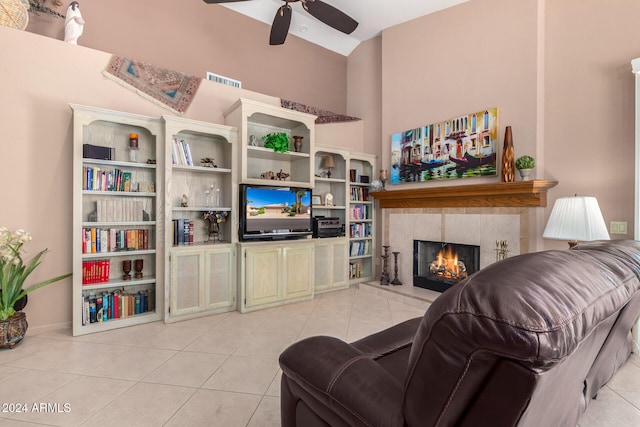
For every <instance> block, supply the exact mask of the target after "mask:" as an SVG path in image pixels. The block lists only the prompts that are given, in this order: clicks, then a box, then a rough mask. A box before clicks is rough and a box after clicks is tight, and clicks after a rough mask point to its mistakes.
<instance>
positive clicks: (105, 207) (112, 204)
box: [96, 198, 144, 222]
mask: <svg viewBox="0 0 640 427" xmlns="http://www.w3.org/2000/svg"><path fill="white" fill-rule="evenodd" d="M136 199H137V198H127V200H122V199H116V200H97V201H96V221H98V222H114V221H116V222H123V221H143V220H144V202H143V201H142V200H136Z"/></svg>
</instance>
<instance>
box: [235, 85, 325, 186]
mask: <svg viewBox="0 0 640 427" xmlns="http://www.w3.org/2000/svg"><path fill="white" fill-rule="evenodd" d="M224 115H225V123H226V124H228V125H231V126H235V127H237V128H238V146H239V165H240V170H239V181H240V182H241V183H244V184H268V185H275V186H283V187H302V188H312V187H313V183H314V176H313V161H314V158H313V155H312V153H314V134H315V119H316V116H314V115H311V114H306V113H302V112H299V111H294V110H289V109H286V108H281V107H277V106H274V105H269V104H265V103H262V102H257V101H253V100H248V99H243V98H241V99H239V100H238V101H237V102H236V103H234V104H233V105H232V106H231V107H230V108H229V109H227V111H226V112H225V113H224Z"/></svg>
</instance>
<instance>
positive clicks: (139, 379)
mask: <svg viewBox="0 0 640 427" xmlns="http://www.w3.org/2000/svg"><path fill="white" fill-rule="evenodd" d="M362 288H363V289H360V290H358V289H349V290H345V291H338V292H332V293H327V294H322V295H318V296H316V298H315V299H313V300H311V301H306V302H301V303H296V304H291V305H287V306H282V307H278V308H273V309H268V310H262V311H258V312H254V313H249V314H239V313H237V312H233V313H225V314H220V315H213V316H209V317H205V318H200V319H196V320H189V321H184V322H179V323H174V324H169V325H166V324H164V323H161V322H156V323H151V324H146V325H140V326H135V327H130V328H124V329H118V330H114V331H109V332H103V333H99V334H92V335H86V336H82V337H75V338H74V337H72V336H71V333H70V330H60V331H54V332H46V333H41V334H36V333H29V334H27V337H26V338H25V340H24V341H23V342H22V343H20V345H19V346H18V347H16V348H15V349H13V350H0V404H3V403H4V404H12V403H13V404H15V403H20V404H26V405H27V407H28V408H27V409H28V411H27V412H26V413H7V412H1V411H0V427H13V426H22V427H24V426H42V425H46V426H50V425H51V426H72V425H82V426H100V427H106V426H136V427H137V426H225V427H231V426H260V427H268V426H279V425H280V408H279V404H280V398H279V392H280V373H279V369H278V360H277V359H278V355H279V354H280V352H281V351H282V350H283V349H284V348H286V347H287V346H288V345H289V344H291V343H293V342H294V341H296V340H299V339H301V338H304V337H307V336H311V335H319V334H326V335H333V336H336V337H339V338H342V339H345V340H347V341H353V340H356V339H359V338H361V337H363V336H366V335H369V334H371V333H373V332H376V331H378V330H381V329H383V328H387V327H389V326H391V325H393V324H396V323H398V322H401V321H403V320H406V319H409V318H412V317H415V316H420V315H422V314H423V313H424V307H417V306H416V305H420V301H418V302H416V300H406V299H404V298H403V297H400V296H398V295H395V296H393V295H392V296H388V295H386V296H385V295H381V294H379V293H377V292H374V291H375V290H373V291H372V290H371V289H370V288H369V289H368V290H366V289H367V288H366V287H362ZM34 404H36V406H35V408H34ZM40 404H45V406H44V407H43V406H41V405H40ZM46 404H49V407H48V408H47V406H46ZM56 404H57V406H56ZM1 409H2V408H0V410H1ZM5 409H15V407H13V408H9V407H7V408H5ZM36 409H40V411H36ZM596 426H598V427H605V426H616V427H625V426H640V357H637V356H633V357H632V358H631V359H630V361H629V362H628V363H626V364H625V365H624V366H623V367H622V368H621V370H620V372H619V373H618V374H617V375H616V376H615V377H614V379H613V380H612V381H611V382H610V383H609V384H608V385H607V386H606V387H605V388H604V389H603V390H602V391H601V392H600V394H599V396H598V399H597V400H595V401H593V402H592V403H591V404H590V406H589V409H588V410H587V412H586V413H585V414H584V415H583V417H582V418H581V420H580V427H596Z"/></svg>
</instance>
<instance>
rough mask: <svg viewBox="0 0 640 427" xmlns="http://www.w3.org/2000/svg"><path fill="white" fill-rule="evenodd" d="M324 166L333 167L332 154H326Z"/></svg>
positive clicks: (334, 165)
mask: <svg viewBox="0 0 640 427" xmlns="http://www.w3.org/2000/svg"><path fill="white" fill-rule="evenodd" d="M324 167H325V168H335V167H336V164H335V163H334V162H333V156H326V157H325V158H324Z"/></svg>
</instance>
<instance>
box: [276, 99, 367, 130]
mask: <svg viewBox="0 0 640 427" xmlns="http://www.w3.org/2000/svg"><path fill="white" fill-rule="evenodd" d="M280 106H281V107H282V108H286V109H289V110H294V111H300V112H302V113H308V114H313V115H314V116H317V118H316V124H317V125H318V124H322V123H336V122H353V121H357V120H362V119H359V118H357V117H352V116H345V115H344V114H336V113H333V112H331V111H327V110H322V109H320V108H317V107H310V106H308V105H304V104H301V103H299V102H295V101H289V100H287V99H280Z"/></svg>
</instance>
